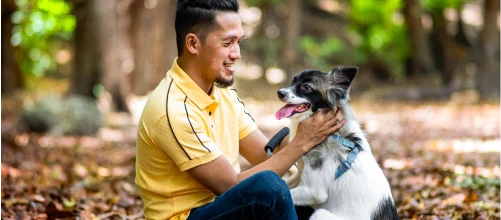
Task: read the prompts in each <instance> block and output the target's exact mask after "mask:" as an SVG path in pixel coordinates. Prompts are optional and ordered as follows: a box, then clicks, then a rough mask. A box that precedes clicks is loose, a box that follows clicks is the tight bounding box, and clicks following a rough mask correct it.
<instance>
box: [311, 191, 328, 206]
mask: <svg viewBox="0 0 501 220" xmlns="http://www.w3.org/2000/svg"><path fill="white" fill-rule="evenodd" d="M327 198H329V196H328V195H327V193H315V195H313V201H314V202H315V203H316V204H322V203H324V202H325V201H327Z"/></svg>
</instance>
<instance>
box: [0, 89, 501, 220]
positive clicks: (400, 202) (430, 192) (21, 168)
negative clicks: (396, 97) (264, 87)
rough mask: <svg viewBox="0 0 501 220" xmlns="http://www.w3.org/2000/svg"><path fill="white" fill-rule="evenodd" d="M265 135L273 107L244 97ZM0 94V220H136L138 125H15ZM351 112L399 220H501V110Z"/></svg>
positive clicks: (399, 105) (120, 118)
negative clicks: (50, 130) (63, 130)
mask: <svg viewBox="0 0 501 220" xmlns="http://www.w3.org/2000/svg"><path fill="white" fill-rule="evenodd" d="M244 101H245V103H246V107H247V109H248V111H249V112H250V113H251V114H252V115H253V116H254V118H255V120H256V122H257V123H258V125H259V126H260V128H261V129H262V130H263V131H264V132H265V134H266V135H268V136H271V135H272V134H273V133H274V132H276V131H278V129H280V128H281V127H282V126H284V123H283V122H279V121H276V119H275V118H274V111H275V110H277V109H279V108H280V107H281V105H282V104H281V103H279V102H276V101H266V102H258V101H254V100H251V99H246V100H244ZM19 103H20V101H19V100H10V99H5V98H4V97H2V148H1V150H2V154H1V159H2V160H1V163H2V164H1V165H2V166H1V181H2V182H1V183H2V198H1V203H2V219H75V218H78V219H140V218H144V217H143V213H142V208H141V207H142V202H141V200H140V197H139V195H138V193H137V188H136V186H135V184H134V158H135V146H134V144H135V135H136V133H135V125H134V121H135V120H136V119H134V118H131V117H129V116H127V115H123V114H116V113H114V114H109V115H107V118H106V125H107V126H106V127H104V128H102V129H101V130H100V131H99V134H98V135H96V136H85V137H73V136H52V135H49V134H37V133H33V132H29V131H27V130H25V129H24V128H23V127H22V126H19V124H18V119H19V111H20V108H21V106H20V104H19ZM353 110H354V112H355V115H357V117H358V119H359V121H360V123H361V124H362V126H363V128H364V129H365V130H366V132H367V136H368V138H369V142H370V143H371V145H372V148H373V152H374V155H375V157H376V158H377V160H378V161H379V163H380V165H381V166H382V167H383V170H384V172H385V173H386V175H387V177H388V179H389V181H390V184H391V186H392V192H393V197H394V199H395V202H396V204H397V208H398V213H399V216H400V217H401V219H500V167H499V165H500V155H499V152H500V149H501V147H500V146H501V141H500V133H499V132H500V108H499V103H476V104H464V103H455V102H450V101H443V102H426V103H422V102H420V103H415V102H412V103H409V102H401V101H374V100H372V101H366V100H362V101H359V102H354V103H353Z"/></svg>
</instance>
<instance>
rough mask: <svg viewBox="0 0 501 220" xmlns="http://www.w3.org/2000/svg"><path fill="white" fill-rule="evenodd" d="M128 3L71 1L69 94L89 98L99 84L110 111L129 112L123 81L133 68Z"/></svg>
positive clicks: (116, 0) (118, 1) (117, 1)
mask: <svg viewBox="0 0 501 220" xmlns="http://www.w3.org/2000/svg"><path fill="white" fill-rule="evenodd" d="M130 3H131V0H126V1H121V0H106V1H99V0H75V15H76V17H77V28H76V30H75V41H76V42H75V45H76V46H75V62H76V63H75V73H74V76H73V78H72V80H71V84H72V85H71V90H70V92H71V93H73V94H79V95H84V96H93V95H94V94H93V89H94V88H95V86H96V85H98V84H101V85H102V86H103V87H104V89H105V91H107V92H108V93H109V94H110V95H111V103H110V106H111V110H116V111H124V112H129V108H128V105H127V102H126V96H127V94H128V92H129V91H128V90H129V89H128V88H129V86H128V84H127V82H128V81H127V80H126V79H125V78H126V76H127V74H130V73H131V71H132V69H133V68H134V61H133V59H132V53H131V49H130V43H129V42H128V40H129V39H128V35H127V28H128V25H129V22H130V20H129V17H128V10H129V5H130Z"/></svg>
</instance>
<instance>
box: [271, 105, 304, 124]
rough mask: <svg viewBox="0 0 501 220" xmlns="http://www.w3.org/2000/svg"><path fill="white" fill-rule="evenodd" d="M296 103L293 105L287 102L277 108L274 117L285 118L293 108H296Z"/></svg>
mask: <svg viewBox="0 0 501 220" xmlns="http://www.w3.org/2000/svg"><path fill="white" fill-rule="evenodd" d="M297 106H298V105H293V104H287V105H285V106H284V107H282V108H281V109H279V110H278V111H277V113H275V118H277V119H278V120H280V119H282V118H286V117H289V116H291V115H292V112H294V109H296V107H297Z"/></svg>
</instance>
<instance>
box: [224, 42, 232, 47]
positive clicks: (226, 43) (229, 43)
mask: <svg viewBox="0 0 501 220" xmlns="http://www.w3.org/2000/svg"><path fill="white" fill-rule="evenodd" d="M230 45H231V42H224V43H223V46H225V47H229V46H230Z"/></svg>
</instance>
